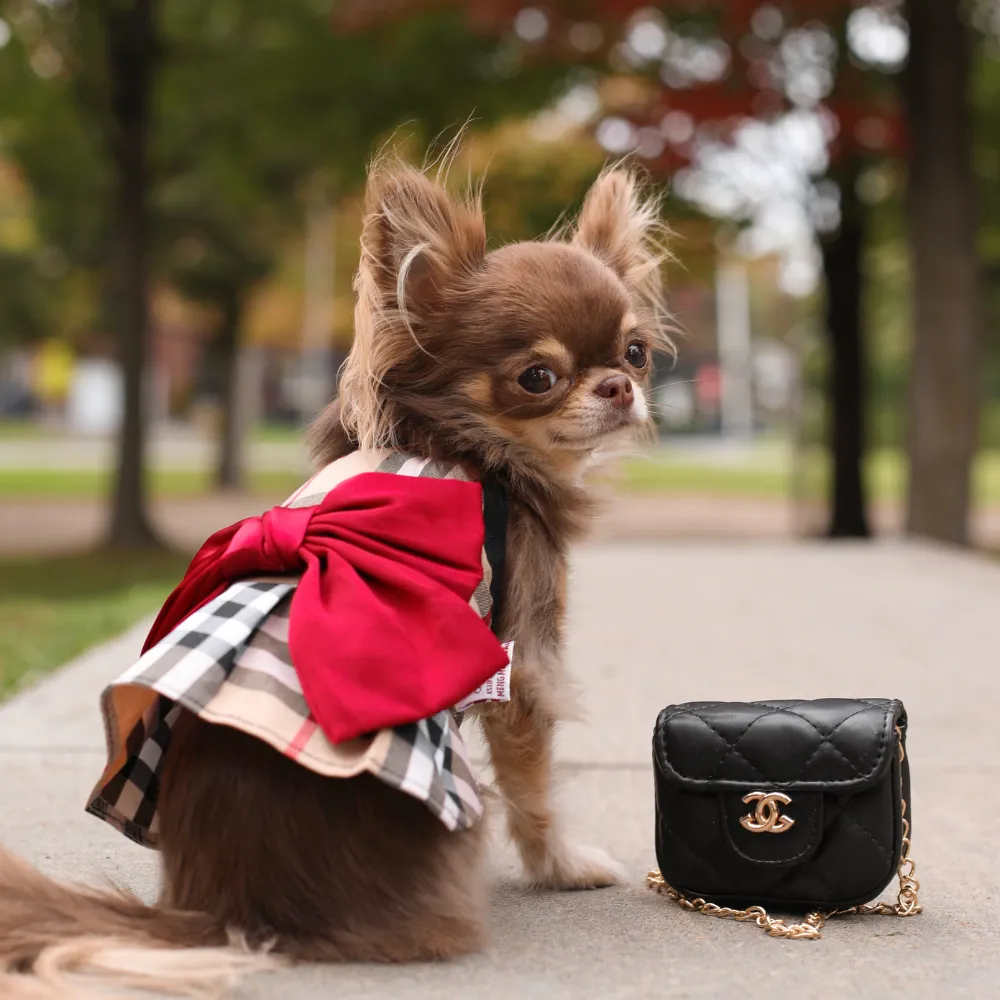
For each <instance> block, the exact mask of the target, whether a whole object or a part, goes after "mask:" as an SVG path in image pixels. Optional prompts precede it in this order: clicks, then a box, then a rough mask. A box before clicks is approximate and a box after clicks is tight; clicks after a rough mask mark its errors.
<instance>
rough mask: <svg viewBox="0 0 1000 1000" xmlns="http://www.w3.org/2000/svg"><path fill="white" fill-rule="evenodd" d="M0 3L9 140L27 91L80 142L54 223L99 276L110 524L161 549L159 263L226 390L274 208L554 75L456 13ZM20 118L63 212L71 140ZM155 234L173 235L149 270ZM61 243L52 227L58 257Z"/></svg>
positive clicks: (350, 183) (119, 0) (545, 91)
mask: <svg viewBox="0 0 1000 1000" xmlns="http://www.w3.org/2000/svg"><path fill="white" fill-rule="evenodd" d="M0 10H2V11H3V16H4V18H5V19H6V20H7V21H9V23H10V24H11V25H12V26H13V28H14V31H15V35H16V38H15V41H14V43H13V46H12V52H11V53H5V54H4V59H3V66H2V67H0V77H2V78H5V79H9V80H13V81H14V82H16V83H18V84H20V85H21V88H20V89H19V90H11V91H8V93H7V95H6V100H5V101H4V102H3V103H4V104H5V106H4V107H3V111H4V112H5V113H4V115H3V117H4V118H5V119H6V120H7V125H8V126H11V124H12V127H13V130H14V131H15V133H16V130H17V127H18V125H19V124H20V123H21V120H22V117H24V116H25V109H26V106H25V104H24V103H22V102H23V101H24V100H25V95H30V100H29V107H30V101H31V100H33V101H35V102H36V104H37V105H38V106H49V107H52V108H56V109H57V110H58V116H59V119H58V120H61V121H63V122H67V121H72V125H71V126H70V127H69V129H68V134H69V135H70V136H73V135H75V134H80V135H82V136H83V137H84V139H85V142H84V144H85V145H86V146H87V154H86V156H85V157H84V158H83V159H82V160H81V164H80V166H81V175H82V176H83V177H84V178H85V179H86V182H87V183H88V184H89V185H90V191H89V192H88V193H89V195H90V197H88V198H78V199H74V201H73V206H72V207H73V211H72V212H63V211H62V208H64V207H65V205H63V206H61V208H60V209H58V210H55V211H54V212H53V214H54V215H56V216H58V217H59V218H60V219H61V220H63V224H64V225H65V220H71V224H72V227H73V234H72V235H73V237H74V238H79V237H80V235H81V232H82V228H83V227H82V220H83V219H84V216H85V215H86V210H87V207H88V206H89V208H90V210H91V212H92V213H93V215H94V216H95V219H96V226H95V233H94V239H92V240H91V241H89V242H88V241H86V240H83V242H84V243H86V245H87V248H88V250H89V252H90V253H91V254H92V256H93V257H94V259H95V260H96V261H97V262H98V267H99V268H100V270H101V271H102V274H103V277H104V279H105V287H106V289H107V296H106V299H105V302H106V304H107V315H108V318H109V321H110V325H111V327H112V329H113V330H114V331H115V334H116V342H117V344H118V354H119V359H120V361H121V364H122V369H123V373H124V387H125V391H124V418H123V426H122V431H121V435H120V444H119V461H118V467H117V475H116V480H115V487H114V501H113V514H112V519H111V525H110V531H109V541H110V543H111V544H113V545H119V546H135V545H148V544H153V543H155V538H154V535H153V532H152V529H151V527H150V522H149V517H148V512H147V496H146V491H145V479H144V469H145V454H144V446H145V433H144V428H145V420H144V400H143V374H144V370H145V368H146V361H147V354H148V346H149V345H148V342H149V286H150V279H151V275H152V268H153V266H154V264H155V263H156V262H161V263H162V264H163V265H164V267H166V269H167V270H168V271H169V272H170V273H172V275H173V276H174V278H175V279H176V280H177V282H178V283H179V284H181V285H183V287H184V288H185V289H186V290H187V291H188V293H189V294H191V295H193V296H195V297H196V298H198V299H200V300H201V301H203V302H211V303H212V304H213V305H215V306H216V307H217V311H218V313H219V317H220V320H219V333H218V337H217V344H216V348H217V351H218V353H219V354H220V356H222V366H223V369H224V370H226V371H228V372H229V373H230V376H229V377H227V378H226V379H225V380H224V381H225V382H226V383H228V384H229V385H230V386H232V385H233V384H234V382H235V380H234V379H233V378H232V377H231V375H232V372H233V370H234V368H233V358H234V357H235V348H236V344H237V342H238V340H239V325H240V318H241V315H242V305H243V303H244V302H245V299H246V296H247V294H248V293H249V291H250V290H251V289H252V288H253V286H254V285H255V284H256V283H257V282H258V281H259V280H260V279H261V278H262V277H263V276H265V275H266V274H267V273H268V272H269V270H270V269H271V267H272V266H273V260H274V250H275V249H276V247H277V242H278V240H279V239H280V238H281V237H282V235H283V233H282V226H281V223H282V221H284V218H287V216H284V217H283V211H285V212H288V211H289V210H290V206H291V205H292V204H293V203H294V202H295V200H296V199H297V198H298V196H299V195H300V194H301V190H302V187H303V186H304V185H305V184H306V183H308V181H309V180H310V179H311V177H312V176H313V175H316V174H319V175H326V176H329V177H330V178H332V179H333V181H334V183H335V186H336V188H337V190H339V191H346V190H351V189H352V188H353V187H354V186H356V185H357V184H358V183H359V181H360V179H361V178H362V177H363V172H364V164H365V160H366V158H367V156H368V155H369V153H370V151H371V147H372V144H373V142H374V141H376V140H377V139H378V138H379V137H380V136H387V135H388V134H389V133H390V132H391V130H392V129H393V128H394V127H396V126H397V125H398V124H399V123H400V121H401V120H402V121H405V120H406V119H408V118H416V119H418V120H419V122H420V126H421V127H426V128H429V129H435V130H437V129H440V128H443V127H444V126H446V125H448V124H452V125H454V124H456V123H460V122H461V121H462V120H464V119H465V118H467V117H468V115H469V114H470V112H472V111H476V112H477V113H478V115H479V116H480V117H482V118H486V119H495V118H498V117H500V116H501V115H503V114H506V113H510V112H516V111H518V110H523V109H525V108H528V107H535V106H538V105H540V104H541V103H543V102H544V101H545V100H546V99H547V97H548V96H549V94H550V92H551V87H552V82H553V79H555V78H556V76H558V70H557V69H555V68H553V67H546V66H542V65H541V64H536V65H534V66H532V67H523V66H522V65H521V63H520V60H519V56H518V51H517V48H518V46H517V42H516V40H512V39H510V38H508V37H505V36H498V35H496V34H483V33H480V32H476V31H472V30H470V28H469V27H468V26H467V24H466V22H465V19H464V18H463V17H462V16H460V15H459V14H457V13H456V12H454V11H448V10H443V11H429V12H427V13H419V12H417V14H416V15H415V16H413V17H407V18H405V19H396V20H390V21H388V22H385V23H381V24H378V25H375V26H373V27H371V28H369V29H357V30H352V31H347V30H345V29H343V28H342V27H339V26H337V25H336V24H334V23H333V22H332V21H331V18H330V5H327V4H324V3H307V2H305V0H297V2H294V3H293V2H289V3H286V4H283V5H281V6H280V7H276V6H275V5H273V4H268V3H264V2H261V0H258V2H250V0H248V2H246V3H236V2H235V0H233V2H220V3H217V4H211V5H204V4H200V3H194V2H193V0H94V2H93V3H90V2H88V3H83V2H82V0H66V2H65V3H62V4H58V5H48V6H41V5H37V4H35V3H33V2H31V0H7V2H6V3H4V5H3V7H2V8H0ZM401 13H412V11H410V10H408V9H404V10H403V11H402V12H401ZM18 57H19V58H18ZM29 117H30V115H29ZM55 120H56V119H53V121H55ZM31 121H32V125H31V127H32V128H34V129H36V130H37V133H38V135H37V136H36V139H37V141H35V142H34V143H32V142H25V143H22V144H20V145H19V144H18V143H17V142H14V143H13V144H12V147H11V149H12V152H13V154H14V155H15V157H18V156H19V154H20V153H22V152H24V151H26V150H30V151H32V152H34V153H36V154H38V153H41V155H35V156H34V158H33V159H32V161H31V166H33V168H34V170H28V171H27V172H28V174H29V177H30V179H31V181H32V183H33V185H34V182H35V180H36V178H40V179H42V181H43V183H41V184H40V185H39V187H38V190H39V191H40V192H41V200H44V199H45V196H46V195H47V194H48V193H49V192H50V191H51V192H54V193H55V195H56V198H55V199H54V200H53V204H55V201H56V200H58V199H59V198H63V197H64V196H65V195H66V194H67V192H68V191H70V190H71V189H72V183H71V177H72V169H70V165H69V164H68V163H67V160H66V157H65V156H64V155H57V156H56V159H57V160H58V161H59V162H61V163H62V164H63V169H60V170H58V171H57V183H53V184H45V183H44V180H45V171H46V170H48V171H50V172H52V170H53V168H52V167H51V166H50V162H51V159H52V156H51V154H53V153H58V152H59V151H57V150H56V149H55V147H56V146H58V144H59V143H60V142H61V141H62V139H63V136H62V133H61V132H60V130H58V129H54V128H52V129H50V128H48V127H47V126H48V123H49V120H48V119H46V118H45V117H44V116H39V117H37V118H32V119H31ZM413 131H417V128H414V129H413ZM87 167H93V169H92V170H87V169H86V168H87ZM160 195H162V198H161V197H160ZM154 204H155V205H156V208H157V214H156V215H155V216H154V215H151V207H152V206H153V205H154ZM161 223H162V226H161ZM161 228H162V229H163V230H164V231H166V232H169V233H170V235H171V237H172V238H173V240H175V241H176V243H174V244H173V245H171V246H170V247H166V248H165V247H163V246H159V252H158V253H157V255H156V257H155V259H154V257H153V256H152V252H153V250H154V249H155V248H157V246H158V245H159V240H158V236H159V234H160V232H161ZM64 235H65V234H63V236H64ZM63 236H61V235H60V234H59V233H58V232H57V230H56V229H55V228H53V229H52V230H51V232H50V238H51V240H52V243H53V245H55V246H61V245H62V243H63ZM65 242H66V244H67V245H69V244H71V243H72V242H73V240H72V239H66V240H65ZM105 263H106V265H107V266H106V267H104V266H103V265H104V264H105ZM229 395H230V396H232V395H233V393H231V392H230V393H229ZM227 409H230V412H231V408H227ZM236 439H237V436H236V435H235V434H234V433H232V432H227V433H224V435H223V441H224V442H225V444H224V447H223V449H222V461H221V463H220V464H221V473H222V478H224V479H225V480H227V481H229V482H234V481H237V480H238V479H239V468H238V466H239V462H238V461H237V460H236V457H235V442H236Z"/></svg>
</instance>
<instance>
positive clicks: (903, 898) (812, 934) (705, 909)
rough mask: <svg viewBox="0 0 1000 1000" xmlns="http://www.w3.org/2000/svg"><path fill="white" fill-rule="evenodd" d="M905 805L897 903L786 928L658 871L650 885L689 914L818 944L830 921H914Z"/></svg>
mask: <svg viewBox="0 0 1000 1000" xmlns="http://www.w3.org/2000/svg"><path fill="white" fill-rule="evenodd" d="M896 733H897V735H898V736H899V762H900V763H902V762H903V761H904V760H905V759H906V751H905V750H904V749H903V734H902V732H901V731H900V729H899V726H897V727H896ZM902 801H903V808H902V816H903V845H902V849H901V851H900V858H899V867H898V868H897V870H896V875H897V876H898V878H899V893H898V895H897V896H896V902H895V903H865V904H863V905H862V906H851V907H848V908H847V909H844V910H831V911H830V912H828V913H820V912H818V911H816V912H813V913H807V914H806V915H805V918H804V920H803V922H802V923H800V924H786V923H785V921H784V920H779V919H778V918H777V917H772V916H769V915H768V912H767V910H765V909H764V907H763V906H748V907H747V908H746V909H745V910H734V909H732V908H731V907H728V906H718V905H716V904H715V903H708V902H706V901H705V900H704V899H702V898H701V897H700V896H699V897H698V898H697V899H688V898H687V896H685V895H684V894H683V893H682V892H678V891H677V890H676V889H675V888H674V887H673V886H672V885H670V883H669V882H667V881H666V880H665V879H664V877H663V876H662V875H661V874H660V873H659V871H657V870H656V869H653V871H651V872H649V874H648V875H647V876H646V885H648V886H649V888H650V889H652V890H654V891H655V892H659V893H663V894H665V895H667V896H669V897H670V898H671V899H672V900H674V901H675V902H676V903H678V904H679V905H680V906H682V907H683V908H684V909H685V910H691V911H693V912H695V913H704V914H705V915H706V916H709V917H723V918H725V919H729V920H737V921H739V922H740V923H743V922H746V921H752V922H753V923H755V924H756V925H757V926H758V927H760V928H761V929H762V930H764V931H767V933H768V934H769V935H770V936H771V937H782V938H804V939H807V940H813V941H814V940H816V939H817V938H819V937H821V936H822V935H821V933H820V931H821V930H822V928H823V925H824V924H825V923H826V922H827V920H828V919H829V918H830V917H839V916H848V915H851V914H859V913H878V914H881V915H882V916H890V917H913V916H916V915H917V914H918V913H920V911H921V910H922V909H923V907H922V906H921V905H920V899H919V896H918V893H919V891H920V883H919V882H918V881H917V880H916V878H915V874H916V870H917V865H916V862H915V861H914V860H913V858H911V857H910V821H909V820H908V819H907V818H906V799H903V800H902Z"/></svg>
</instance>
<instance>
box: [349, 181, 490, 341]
mask: <svg viewBox="0 0 1000 1000" xmlns="http://www.w3.org/2000/svg"><path fill="white" fill-rule="evenodd" d="M485 257H486V227H485V224H484V221H483V213H482V208H481V206H480V204H479V202H478V199H475V198H472V199H470V200H467V201H462V200H459V199H457V198H454V197H452V196H451V195H449V193H448V192H447V191H445V189H444V188H443V187H441V185H440V184H436V183H434V181H432V180H430V179H429V178H428V177H426V176H424V174H422V173H421V172H420V171H418V170H415V169H414V168H413V167H410V166H408V165H406V164H402V163H399V162H392V161H389V162H385V163H378V162H377V163H376V164H375V165H374V166H373V167H372V171H371V174H370V176H369V178H368V186H367V188H366V197H365V221H364V230H363V233H362V237H361V265H360V271H359V284H360V285H361V287H359V293H363V292H364V291H367V292H368V293H369V294H372V293H376V290H377V295H378V297H379V299H380V301H379V303H378V305H379V307H380V310H381V311H383V312H386V311H391V310H395V311H396V312H398V314H399V315H400V316H401V318H402V319H403V323H404V325H405V326H406V327H407V328H408V329H409V330H410V332H411V333H413V334H415V335H419V331H420V327H421V326H422V325H424V324H425V323H426V322H427V321H428V320H429V319H430V318H431V317H432V316H433V314H434V312H435V311H436V310H437V309H438V308H440V306H441V303H442V299H443V298H444V297H445V295H446V294H447V291H448V289H449V287H450V286H452V285H453V284H454V282H455V280H456V279H457V278H460V277H461V276H462V275H463V274H467V273H469V272H471V271H475V270H477V269H478V268H479V267H480V266H481V265H482V263H483V260H484V259H485ZM366 284H367V285H368V287H367V289H365V288H364V286H365V285H366Z"/></svg>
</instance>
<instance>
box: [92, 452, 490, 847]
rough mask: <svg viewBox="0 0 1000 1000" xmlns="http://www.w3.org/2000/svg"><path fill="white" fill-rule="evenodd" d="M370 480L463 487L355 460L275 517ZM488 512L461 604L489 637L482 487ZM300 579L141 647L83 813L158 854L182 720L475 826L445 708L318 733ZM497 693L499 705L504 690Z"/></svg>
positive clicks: (395, 461) (467, 780) (434, 468)
mask: <svg viewBox="0 0 1000 1000" xmlns="http://www.w3.org/2000/svg"><path fill="white" fill-rule="evenodd" d="M366 472H380V473H390V474H393V475H397V476H411V477H420V478H424V479H455V480H463V481H465V482H469V477H468V476H467V475H466V473H465V472H464V470H463V469H462V467H461V466H458V465H455V466H451V467H443V466H441V465H439V464H438V463H435V462H433V461H428V460H426V459H421V458H416V457H413V456H408V455H404V454H401V453H397V452H380V453H361V452H354V453H353V454H351V455H348V456H345V457H344V458H341V459H339V460H337V461H336V462H333V463H332V464H331V465H329V466H327V467H326V468H325V469H323V470H321V471H320V472H319V473H317V475H315V476H314V477H313V478H312V479H311V480H309V482H307V483H306V484H305V485H304V486H303V487H302V488H300V489H299V490H298V491H297V492H296V493H295V494H293V496H292V497H290V498H289V500H287V501H286V502H285V504H284V505H282V506H283V508H290V509H306V508H313V509H319V508H320V505H323V504H324V503H326V502H327V500H328V498H330V497H331V495H332V494H333V492H334V491H336V490H337V487H339V486H342V485H343V484H345V483H347V482H348V481H349V480H351V479H353V478H354V477H357V476H360V475H361V474H363V473H366ZM359 481H360V480H359ZM482 502H483V521H484V531H483V545H482V552H481V559H480V562H481V572H479V573H478V574H477V575H478V582H476V583H475V586H474V589H472V593H471V596H469V597H468V604H469V606H470V607H471V609H472V610H473V611H474V612H475V614H476V615H477V616H478V618H479V619H481V620H482V621H483V622H484V623H493V624H495V623H496V617H497V616H496V614H495V612H496V610H497V606H496V605H497V604H498V599H499V596H500V582H501V579H502V568H503V565H502V564H503V555H504V548H505V544H504V543H505V528H506V500H505V496H504V494H503V492H502V489H500V488H499V487H496V486H494V485H493V484H484V485H483V489H482ZM305 516H308V513H307V512H306V515H305ZM431 527H432V529H433V530H437V531H446V530H447V527H448V526H447V524H442V525H437V526H431ZM241 530H242V529H241ZM213 537H214V536H213ZM207 544H208V543H206V545H207ZM197 558H198V557H196V560H197ZM192 565H194V564H192ZM302 579H303V578H302V577H296V576H290V575H275V576H256V577H252V578H250V577H248V578H246V579H239V580H236V581H234V582H232V583H231V584H230V585H228V586H227V587H225V589H224V590H222V592H221V593H219V594H217V595H216V596H215V597H213V598H212V599H211V600H209V601H207V603H204V604H203V605H202V606H201V607H199V608H198V609H197V610H195V611H194V612H193V613H191V614H188V615H187V616H186V617H185V618H184V619H183V620H182V621H181V622H180V623H179V624H177V625H176V626H174V627H173V628H171V629H170V630H169V631H167V632H166V634H165V635H163V636H162V638H159V640H158V641H156V642H155V643H152V644H151V645H147V648H146V650H145V652H144V653H143V655H142V656H141V657H140V658H139V660H138V661H137V662H136V663H135V664H134V665H133V666H132V667H130V668H129V669H128V670H127V671H126V672H125V673H124V674H123V675H122V676H120V677H119V678H118V679H117V680H115V681H114V682H113V683H112V684H111V685H109V686H108V688H106V689H105V691H104V693H103V695H102V698H101V709H102V713H103V717H104V725H105V733H106V738H107V748H108V760H107V766H106V767H105V770H104V772H103V774H102V775H101V777H100V779H99V781H98V782H97V784H96V786H95V788H94V790H93V791H92V793H91V795H90V797H89V799H88V802H87V807H86V808H87V811H88V812H89V813H91V814H92V815H95V816H98V817H100V818H101V819H103V820H105V821H106V822H108V823H110V824H112V825H113V826H114V827H115V828H116V829H118V830H119V831H121V832H122V833H123V834H124V835H125V836H127V837H129V838H130V839H131V840H134V841H135V842H137V843H139V844H142V845H144V846H147V847H153V848H155V847H156V846H157V836H158V826H159V824H158V815H157V799H158V793H159V785H160V777H161V773H162V768H163V763H164V759H165V756H166V754H167V753H168V751H169V746H170V737H171V731H172V728H173V726H174V724H175V722H176V721H177V719H178V718H179V717H180V715H181V713H182V711H183V710H185V709H186V710H187V711H190V712H193V713H194V714H196V715H198V716H199V717H200V718H202V719H204V720H205V721H206V722H210V723H215V724H220V725H228V726H232V727H234V728H236V729H239V730H241V731H243V732H245V733H247V734H249V735H251V736H254V737H256V738H258V739H261V740H263V741H264V742H266V743H268V744H269V745H270V746H272V747H274V749H276V750H277V751H279V752H280V753H282V754H284V755H285V756H287V757H289V758H291V759H292V760H294V761H296V762H297V763H299V764H301V765H302V766H303V767H307V768H309V769H310V770H312V771H315V772H316V773H318V774H322V775H325V776H328V777H331V778H349V777H354V776H356V775H359V774H361V773H363V772H368V773H370V774H372V775H374V776H375V777H377V778H379V779H380V780H381V781H384V782H385V783H386V784H388V785H390V786H391V787H393V788H396V789H398V790H399V791H401V792H403V793H405V794H408V795H411V796H413V797H414V798H417V799H418V800H420V801H422V802H424V803H425V804H426V805H427V807H428V808H429V809H430V810H431V811H432V812H433V813H434V814H435V815H436V816H437V817H438V818H439V819H440V820H441V822H442V823H443V824H444V825H445V826H446V827H447V828H448V829H450V830H456V829H464V828H467V827H470V826H472V825H473V824H474V823H475V822H476V821H477V820H478V819H479V817H480V816H481V815H482V811H483V807H482V803H481V800H480V797H479V793H478V787H477V782H476V778H475V775H474V773H473V770H472V767H471V766H470V763H469V759H468V754H467V751H466V747H465V743H464V741H463V739H462V737H461V735H460V733H459V728H458V727H459V723H460V721H461V719H460V715H459V713H458V712H456V711H454V710H452V709H451V708H446V707H442V708H441V709H440V710H439V711H436V712H434V713H432V714H429V715H427V716H426V717H422V718H416V719H413V720H406V721H403V722H400V723H398V724H395V725H385V726H382V727H380V728H378V729H377V730H374V731H367V732H360V733H358V734H356V735H353V736H352V738H350V739H346V740H340V739H338V740H337V741H336V742H334V741H333V740H331V739H330V737H329V735H328V734H327V733H326V732H324V729H323V728H322V727H321V726H320V725H319V724H318V722H317V719H316V712H314V710H313V708H311V707H310V704H309V703H308V701H307V699H306V696H305V694H304V693H303V683H302V681H303V677H302V676H301V671H300V670H297V669H296V663H295V661H294V659H293V656H292V652H291V649H292V646H293V645H294V644H293V643H290V634H291V632H292V629H291V618H292V615H291V609H292V602H293V598H294V596H295V591H296V588H297V587H298V586H299V585H300V583H301V582H302ZM463 599H464V598H463ZM168 603H169V602H168ZM466 613H468V612H466ZM161 617H162V613H161ZM483 628H486V624H484V625H483ZM155 629H156V626H154V634H155ZM373 641H376V640H373ZM329 655H333V654H329ZM508 669H509V667H508ZM501 673H504V671H503V670H501ZM501 686H502V687H503V689H504V694H503V695H502V696H501V698H503V699H505V698H506V697H509V695H507V694H506V689H507V686H506V685H505V684H504V685H501ZM487 687H489V685H487ZM314 707H315V705H314Z"/></svg>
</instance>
